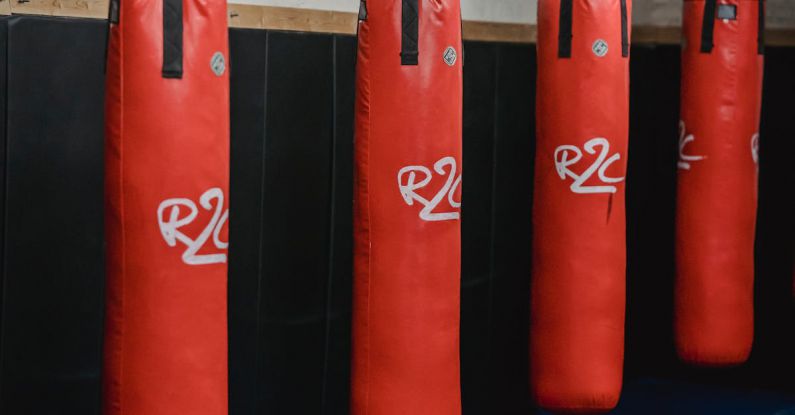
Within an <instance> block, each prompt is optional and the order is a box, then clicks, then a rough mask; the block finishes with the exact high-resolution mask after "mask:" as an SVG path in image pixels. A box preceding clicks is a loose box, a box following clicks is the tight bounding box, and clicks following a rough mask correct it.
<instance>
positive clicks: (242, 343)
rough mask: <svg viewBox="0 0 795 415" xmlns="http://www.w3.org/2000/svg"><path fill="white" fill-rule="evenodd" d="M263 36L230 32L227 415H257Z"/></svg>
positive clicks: (265, 36) (262, 33)
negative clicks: (228, 414) (231, 207)
mask: <svg viewBox="0 0 795 415" xmlns="http://www.w3.org/2000/svg"><path fill="white" fill-rule="evenodd" d="M267 41H268V32H266V31H263V30H230V31H229V47H230V50H229V53H230V70H231V72H230V79H229V82H230V96H231V102H230V104H231V106H230V111H231V114H230V123H231V142H230V178H229V179H230V188H229V198H230V206H234V208H233V209H231V210H230V212H229V214H230V218H229V238H230V247H231V249H230V251H229V413H230V414H231V415H254V414H258V413H260V412H258V411H257V407H256V403H257V394H258V391H259V390H258V383H257V382H258V378H257V362H258V353H259V337H258V329H259V321H260V320H259V304H260V302H259V300H260V296H259V288H260V278H261V269H262V263H261V262H260V253H261V242H262V238H261V236H262V213H263V210H262V206H263V203H264V200H263V195H262V183H263V160H264V158H263V145H264V135H265V122H264V118H265V74H266V71H265V67H266V63H267V56H268V55H267Z"/></svg>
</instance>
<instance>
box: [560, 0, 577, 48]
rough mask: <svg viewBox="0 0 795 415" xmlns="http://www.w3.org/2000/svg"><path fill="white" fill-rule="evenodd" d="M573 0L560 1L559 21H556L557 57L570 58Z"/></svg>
mask: <svg viewBox="0 0 795 415" xmlns="http://www.w3.org/2000/svg"><path fill="white" fill-rule="evenodd" d="M573 7H574V0H561V1H560V21H559V23H558V57H559V58H571V38H572V28H571V24H572V23H571V22H572V19H573V16H572V13H573V12H572V9H573Z"/></svg>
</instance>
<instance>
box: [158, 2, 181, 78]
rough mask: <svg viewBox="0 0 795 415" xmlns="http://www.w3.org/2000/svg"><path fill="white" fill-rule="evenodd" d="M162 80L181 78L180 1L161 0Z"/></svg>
mask: <svg viewBox="0 0 795 415" xmlns="http://www.w3.org/2000/svg"><path fill="white" fill-rule="evenodd" d="M162 75H163V78H182V0H163V70H162Z"/></svg>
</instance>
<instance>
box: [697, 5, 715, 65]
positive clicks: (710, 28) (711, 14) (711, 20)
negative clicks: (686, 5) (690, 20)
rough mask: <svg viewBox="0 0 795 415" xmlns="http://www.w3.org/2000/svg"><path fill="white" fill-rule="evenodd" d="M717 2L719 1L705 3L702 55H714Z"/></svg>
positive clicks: (702, 25)
mask: <svg viewBox="0 0 795 415" xmlns="http://www.w3.org/2000/svg"><path fill="white" fill-rule="evenodd" d="M716 2H717V0H706V1H705V2H704V20H703V22H702V23H701V53H712V47H713V46H714V41H713V32H714V31H715V4H716Z"/></svg>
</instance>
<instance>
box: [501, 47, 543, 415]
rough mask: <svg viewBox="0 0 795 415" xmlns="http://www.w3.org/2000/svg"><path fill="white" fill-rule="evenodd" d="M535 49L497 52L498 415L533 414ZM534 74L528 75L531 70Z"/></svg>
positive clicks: (511, 48) (507, 49) (527, 48)
mask: <svg viewBox="0 0 795 415" xmlns="http://www.w3.org/2000/svg"><path fill="white" fill-rule="evenodd" d="M535 56H536V54H535V48H534V47H530V46H528V45H512V44H505V45H500V46H499V48H498V50H497V100H496V105H497V107H496V110H495V111H496V112H495V121H496V123H497V126H496V131H495V135H494V136H495V140H496V142H497V143H496V150H495V154H494V160H495V163H496V165H495V171H494V174H495V178H494V183H495V188H494V190H493V192H494V196H493V197H494V206H495V211H494V212H493V215H494V218H496V220H495V222H494V225H493V226H494V228H495V229H494V233H495V237H494V242H493V243H494V247H493V248H492V250H493V252H494V259H493V260H494V263H495V264H496V267H495V270H494V285H493V289H492V290H493V295H494V299H493V301H494V309H493V316H492V324H493V328H492V330H493V341H494V343H495V346H494V349H493V351H492V353H493V356H494V370H495V371H496V372H497V373H496V374H495V376H494V379H504V382H505V383H504V384H503V385H500V386H495V389H494V390H495V402H494V408H496V412H497V413H505V414H511V413H516V414H520V413H521V414H524V413H528V412H529V411H530V401H529V394H528V390H529V386H528V372H527V368H528V366H529V362H528V356H527V350H528V347H529V346H528V327H529V326H530V320H529V318H530V306H529V304H530V302H529V301H530V300H529V298H530V297H529V296H530V292H529V290H530V278H531V276H530V255H528V252H530V249H531V239H532V238H531V236H532V235H531V234H532V221H531V219H532V218H531V217H530V215H528V214H527V213H528V212H530V211H531V209H532V204H533V200H532V197H533V193H532V189H533V174H532V172H533V160H534V158H535V140H534V137H535V130H536V127H535V118H534V116H533V114H535V111H536V109H535V93H536V91H535V88H536V86H535V85H536V84H535V77H534V76H533V74H534V73H535V70H533V68H535ZM527 69H530V70H527Z"/></svg>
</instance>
